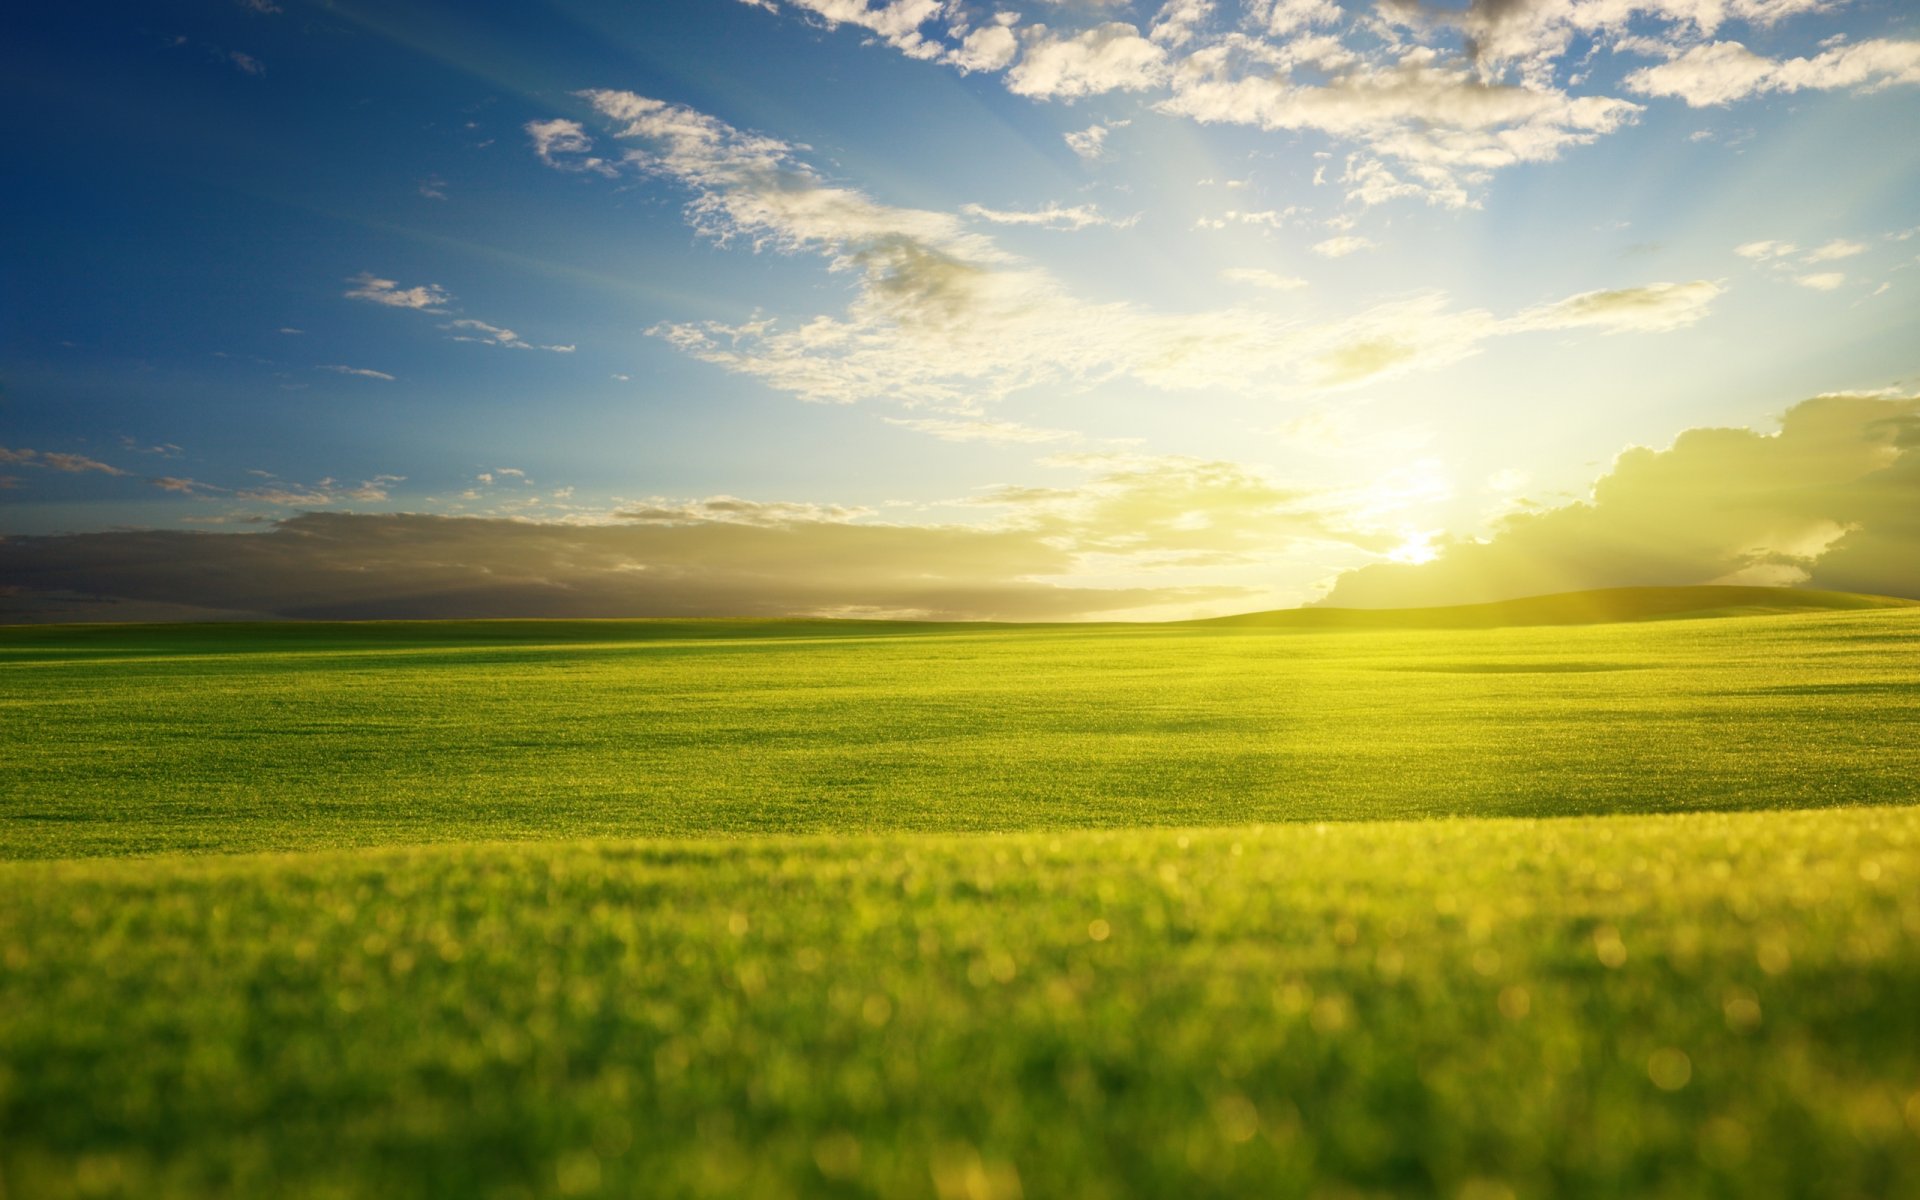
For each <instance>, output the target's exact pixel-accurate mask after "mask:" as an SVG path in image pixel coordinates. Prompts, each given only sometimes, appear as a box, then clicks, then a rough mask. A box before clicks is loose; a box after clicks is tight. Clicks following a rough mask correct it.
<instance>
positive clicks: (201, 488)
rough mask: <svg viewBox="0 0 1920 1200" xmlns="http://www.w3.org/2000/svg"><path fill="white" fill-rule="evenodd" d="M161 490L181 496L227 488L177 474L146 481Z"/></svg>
mask: <svg viewBox="0 0 1920 1200" xmlns="http://www.w3.org/2000/svg"><path fill="white" fill-rule="evenodd" d="M147 482H148V483H151V484H152V485H153V486H154V487H157V488H159V489H160V490H161V491H163V492H173V493H174V494H176V495H181V496H199V495H204V494H206V493H208V492H224V491H226V490H227V489H225V488H220V487H215V486H213V485H212V484H210V483H201V482H200V481H199V480H198V479H187V478H184V477H182V476H179V475H161V476H158V477H156V478H153V479H149V480H148V481H147Z"/></svg>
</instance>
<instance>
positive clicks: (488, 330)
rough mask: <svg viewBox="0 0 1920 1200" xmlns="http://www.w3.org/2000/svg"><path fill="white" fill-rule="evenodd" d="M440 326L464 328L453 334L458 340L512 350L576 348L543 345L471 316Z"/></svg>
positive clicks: (570, 350) (563, 351) (569, 351)
mask: <svg viewBox="0 0 1920 1200" xmlns="http://www.w3.org/2000/svg"><path fill="white" fill-rule="evenodd" d="M440 328H442V329H456V330H463V331H464V332H460V333H456V334H454V335H453V340H454V341H456V342H480V343H483V344H485V345H489V346H505V347H507V348H508V349H510V350H551V351H553V352H554V353H556V354H572V353H573V351H574V349H575V348H574V347H573V346H543V345H540V344H539V343H537V342H529V341H527V340H526V339H525V338H522V337H521V336H520V335H519V334H517V333H515V332H514V331H513V330H511V329H502V328H501V327H500V326H498V325H489V324H487V323H486V322H485V321H476V320H474V319H473V318H471V317H462V318H460V319H458V320H454V321H448V322H447V323H446V324H444V325H442V326H440Z"/></svg>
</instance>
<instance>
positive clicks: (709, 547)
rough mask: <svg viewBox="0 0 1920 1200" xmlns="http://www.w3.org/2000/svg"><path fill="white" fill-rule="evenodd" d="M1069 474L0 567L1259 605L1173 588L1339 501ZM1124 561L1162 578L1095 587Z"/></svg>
mask: <svg viewBox="0 0 1920 1200" xmlns="http://www.w3.org/2000/svg"><path fill="white" fill-rule="evenodd" d="M1054 465H1055V466H1056V467H1057V468H1058V469H1060V470H1063V471H1072V472H1076V473H1078V474H1079V475H1080V476H1081V478H1080V479H1079V481H1078V482H1075V483H1070V484H1068V485H1065V486H1060V487H1027V488H1005V489H999V490H997V491H995V492H992V493H988V494H983V495H981V496H979V497H978V498H977V499H976V501H975V503H976V504H977V505H978V507H980V508H981V509H983V510H985V511H986V512H988V513H990V514H991V515H992V516H993V518H994V519H993V520H992V521H991V522H990V523H988V524H984V525H957V524H924V525H904V524H888V523H882V522H878V521H874V520H871V519H870V514H869V513H868V512H867V511H866V510H864V509H858V508H847V507H837V506H830V505H829V506H822V505H808V504H796V503H764V502H756V501H752V500H745V499H740V498H738V497H730V496H718V497H711V498H708V499H705V500H697V501H671V500H650V501H646V502H643V503H636V504H630V505H628V506H627V507H626V508H624V509H622V510H621V511H620V512H619V513H617V514H615V517H616V519H615V520H613V521H611V522H608V523H603V524H558V523H541V522H534V521H522V520H500V519H483V518H451V517H435V516H419V515H406V514H389V515H358V516H356V515H350V514H341V513H305V514H302V515H299V516H296V517H292V518H289V519H287V520H284V521H280V522H278V523H276V524H274V525H273V526H272V527H271V528H270V529H269V530H267V531H266V532H261V533H198V532H177V531H146V532H111V533H96V534H79V535H67V536H54V537H26V538H10V539H7V540H5V541H0V572H4V574H5V576H6V578H8V579H9V580H10V581H13V582H14V583H15V584H17V585H18V586H19V587H21V588H23V589H26V590H28V591H29V592H32V593H36V594H39V595H42V596H47V595H63V594H73V593H85V594H90V595H95V596H103V597H110V598H113V599H116V600H119V601H123V602H128V603H135V602H137V603H143V604H170V605H188V606H196V607H199V608H204V609H218V610H222V611H225V612H229V613H233V612H241V613H255V614H263V615H272V616H285V617H309V618H315V617H335V618H365V617H488V616H541V617H564V616H573V617H619V616H714V615H737V616H779V615H797V614H824V615H837V614H844V613H849V612H860V613H866V614H872V615H892V616H922V617H935V618H998V619H1012V620H1046V619H1062V618H1076V617H1089V616H1099V615H1110V614H1126V613H1131V612H1138V611H1141V610H1148V609H1153V608H1160V607H1164V606H1167V605H1190V604H1195V603H1201V602H1209V601H1211V602H1214V603H1223V602H1230V601H1232V600H1235V599H1237V598H1242V597H1243V596H1244V595H1245V593H1244V592H1243V591H1242V589H1240V588H1239V587H1237V586H1225V585H1220V584H1218V583H1215V584H1212V585H1201V584H1191V583H1187V582H1158V581H1154V580H1152V579H1151V578H1150V576H1151V574H1152V573H1153V572H1155V571H1160V572H1172V573H1175V574H1176V575H1177V574H1178V573H1179V572H1182V571H1190V570H1192V569H1193V568H1194V567H1195V566H1196V565H1208V566H1214V567H1217V566H1219V565H1220V564H1223V563H1224V564H1232V563H1245V562H1258V561H1262V559H1263V558H1264V556H1267V555H1270V554H1272V553H1273V552H1274V551H1275V549H1276V547H1284V546H1285V545H1287V544H1289V543H1290V542H1292V541H1295V540H1298V539H1302V538H1321V537H1325V536H1328V535H1327V533H1326V529H1327V522H1328V519H1329V518H1328V517H1327V515H1326V514H1325V513H1324V512H1323V511H1321V507H1322V503H1321V498H1319V497H1316V496H1315V495H1313V494H1311V493H1308V492H1305V491H1301V490H1298V489H1291V488H1287V487H1283V486H1281V485H1278V484H1276V483H1275V482H1273V481H1272V480H1270V479H1268V478H1267V477H1266V476H1265V475H1263V474H1262V473H1260V472H1258V471H1255V470H1252V469H1250V468H1247V467H1245V466H1242V465H1239V464H1233V463H1221V462H1210V461H1206V460H1198V459H1186V458H1149V457H1129V456H1065V457H1063V458H1061V459H1058V460H1056V461H1055V463H1054ZM1114 563H1121V564H1125V565H1127V566H1128V567H1129V569H1131V570H1134V571H1135V572H1136V573H1139V572H1146V573H1147V575H1148V576H1149V579H1148V581H1146V582H1138V581H1136V582H1130V583H1128V582H1121V583H1113V582H1104V581H1102V582H1096V581H1095V580H1096V579H1098V578H1099V573H1100V572H1102V571H1107V570H1109V569H1110V567H1111V564H1114Z"/></svg>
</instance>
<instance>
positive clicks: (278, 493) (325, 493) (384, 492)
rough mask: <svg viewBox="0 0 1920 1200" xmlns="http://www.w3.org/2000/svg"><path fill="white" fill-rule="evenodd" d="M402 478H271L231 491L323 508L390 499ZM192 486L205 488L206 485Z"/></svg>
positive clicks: (277, 502) (240, 496)
mask: <svg viewBox="0 0 1920 1200" xmlns="http://www.w3.org/2000/svg"><path fill="white" fill-rule="evenodd" d="M405 480H406V476H404V475H375V476H374V477H373V478H372V479H366V480H362V481H361V482H359V483H357V484H349V483H343V482H341V481H340V480H337V479H322V480H321V481H320V482H319V483H315V484H304V483H285V482H282V481H279V480H274V481H273V482H271V483H268V484H265V485H263V486H260V487H251V488H242V489H240V490H239V491H236V492H234V493H233V496H234V498H235V499H238V500H252V501H257V502H258V503H261V504H272V505H276V506H278V507H280V508H324V507H327V506H329V505H333V504H340V503H344V502H345V501H348V500H360V501H364V502H368V503H373V502H378V501H385V500H390V499H392V496H391V495H390V494H389V488H390V487H391V485H393V484H396V483H402V482H404V481H405ZM188 482H191V481H188ZM196 486H199V487H202V488H205V487H206V486H207V485H205V484H199V485H196ZM214 490H225V489H214Z"/></svg>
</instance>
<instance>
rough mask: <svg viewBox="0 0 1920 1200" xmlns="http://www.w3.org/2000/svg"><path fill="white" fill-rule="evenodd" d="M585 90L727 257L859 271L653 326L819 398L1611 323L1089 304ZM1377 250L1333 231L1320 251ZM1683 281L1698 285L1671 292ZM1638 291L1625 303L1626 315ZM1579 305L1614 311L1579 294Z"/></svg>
mask: <svg viewBox="0 0 1920 1200" xmlns="http://www.w3.org/2000/svg"><path fill="white" fill-rule="evenodd" d="M582 95H583V96H584V97H585V98H586V99H587V100H588V102H589V103H591V104H592V105H593V106H594V107H595V108H596V109H597V110H598V111H599V112H600V113H601V114H603V116H605V117H606V118H608V119H609V120H611V121H612V122H614V124H615V126H616V129H615V136H616V137H618V138H620V139H622V140H627V141H630V142H633V143H635V144H636V145H637V147H638V149H637V151H636V153H635V158H634V161H635V163H636V168H635V169H638V170H642V171H645V172H647V173H649V174H652V175H654V176H658V177H661V178H664V179H667V180H670V181H672V182H674V183H676V184H679V185H681V186H683V187H685V188H686V189H688V191H689V192H690V193H691V199H690V200H689V201H688V202H687V204H686V206H685V209H684V212H685V214H686V218H687V220H688V222H689V223H690V224H691V225H692V226H693V228H694V229H695V230H697V231H698V232H699V233H701V234H703V235H704V236H706V237H708V238H710V239H712V240H713V241H715V242H717V243H719V244H722V245H729V244H742V245H748V246H751V247H753V248H754V249H761V250H771V251H776V252H782V253H808V254H816V255H819V256H821V257H823V258H824V259H825V260H826V263H827V266H828V269H829V270H830V271H832V272H836V273H839V274H842V275H845V276H850V277H851V278H852V280H853V283H854V295H853V298H852V300H851V301H850V303H849V304H848V307H847V308H846V310H845V312H844V313H842V314H841V315H839V316H832V315H819V316H814V317H811V318H808V319H806V320H804V321H802V322H800V323H798V324H788V323H783V322H781V321H779V320H778V319H776V318H773V317H766V316H763V317H756V318H755V319H753V320H751V321H748V322H744V323H737V324H734V323H725V322H703V323H697V324H696V323H684V322H667V323H665V324H662V325H659V326H656V327H655V328H654V329H653V330H652V331H651V332H653V333H654V334H655V335H656V336H659V337H662V338H664V339H666V340H667V341H668V342H669V343H671V344H672V345H674V346H676V347H678V348H680V349H681V350H683V351H684V352H686V353H688V354H690V355H693V356H694V357H697V358H699V359H702V360H703V361H706V362H709V363H713V364H715V365H717V366H721V367H723V368H725V369H727V370H730V371H735V372H739V373H741V374H746V375H751V376H754V377H756V378H759V379H761V380H763V381H764V382H766V383H767V384H768V385H769V386H772V387H775V388H778V389H780V390H783V391H788V392H791V393H794V394H796V395H799V396H801V397H804V398H806V399H809V400H815V401H823V402H837V403H849V402H853V401H857V400H862V399H869V398H885V399H888V400H891V401H894V402H897V403H904V404H908V405H926V406H932V407H937V408H945V409H948V410H951V411H956V412H961V413H965V414H968V415H977V413H976V411H975V410H977V408H978V406H979V405H981V404H982V403H984V402H987V401H991V400H993V399H996V398H999V397H1002V396H1005V395H1008V394H1010V393H1012V392H1016V391H1020V390H1022V389H1026V388H1031V387H1036V386H1040V385H1048V386H1055V387H1058V386H1063V385H1064V386H1092V385H1096V384H1099V383H1103V382H1107V381H1111V380H1115V379H1131V380H1133V381H1136V382H1139V383H1143V384H1145V385H1147V386H1150V387H1155V388H1161V389H1166V390H1178V391H1191V390H1199V389H1212V390H1217V391H1228V392H1238V393H1242V394H1267V395H1277V394H1285V393H1286V392H1287V391H1288V389H1297V388H1301V387H1320V386H1345V385H1348V384H1352V383H1357V382H1361V381H1364V380H1368V379H1374V378H1379V377H1383V376H1387V375H1393V374H1399V373H1404V372H1408V371H1414V370H1420V369H1425V368H1430V367H1434V366H1437V365H1440V364H1443V363H1446V362H1451V361H1454V360H1456V359H1458V358H1460V357H1463V356H1465V355H1466V354H1470V353H1472V352H1474V350H1476V349H1477V348H1478V346H1479V345H1480V344H1481V343H1482V342H1484V341H1485V340H1486V339H1488V338H1491V337H1495V336H1500V335H1504V334H1509V333H1519V332H1524V331H1525V330H1528V329H1537V328H1544V327H1566V328H1572V327H1577V326H1580V325H1593V326H1601V327H1607V326H1609V324H1610V322H1609V321H1607V320H1603V319H1601V317H1600V316H1599V315H1597V312H1598V309H1596V310H1595V314H1589V315H1588V316H1586V317H1584V318H1581V319H1575V316H1576V313H1575V309H1569V310H1567V311H1566V312H1564V313H1562V314H1561V315H1560V316H1559V317H1558V318H1552V317H1550V316H1547V315H1542V314H1538V313H1535V314H1530V315H1528V317H1527V318H1526V319H1525V320H1521V321H1518V322H1515V321H1512V320H1502V319H1500V318H1497V317H1495V316H1492V315H1490V314H1487V313H1484V312H1478V311H1464V312H1463V311H1454V310H1452V309H1450V308H1449V306H1448V305H1447V303H1446V301H1445V297H1443V296H1439V295H1438V294H1429V295H1426V296H1421V297H1416V298H1412V299H1407V300H1399V301H1395V302H1393V303H1390V304H1385V305H1380V306H1377V307H1375V308H1373V309H1370V310H1367V311H1365V312H1362V313H1359V314H1356V315H1354V316H1351V317H1347V318H1344V319H1335V320H1321V321H1318V322H1313V321H1306V320H1296V319H1289V318H1284V317H1282V316H1280V315H1278V314H1276V313H1275V312H1273V311H1272V309H1271V307H1270V306H1259V307H1230V308H1222V309H1212V310H1206V311H1201V312H1187V313H1178V312H1173V313H1169V312H1160V311H1155V310H1152V309H1148V308H1145V307H1143V306H1140V305H1136V304H1131V303H1125V302H1109V303H1098V302H1093V301H1088V300H1085V299H1082V298H1080V297H1078V296H1076V295H1074V294H1073V293H1072V292H1071V291H1070V290H1069V289H1068V288H1067V287H1066V286H1065V285H1064V284H1063V283H1062V282H1061V281H1060V280H1058V279H1056V278H1055V277H1054V276H1052V275H1051V274H1050V273H1048V272H1046V271H1044V270H1042V269H1040V268H1039V267H1037V266H1035V265H1033V264H1031V263H1029V262H1027V261H1025V260H1023V259H1021V258H1019V257H1018V256H1016V255H1013V254H1011V253H1009V252H1007V251H1006V250H1004V249H1003V248H1001V247H1000V246H999V245H998V244H997V243H996V242H995V241H993V239H992V238H990V237H988V236H986V235H985V234H984V233H981V232H978V231H976V230H975V229H974V228H972V227H970V226H969V225H968V224H967V223H966V222H964V221H963V220H961V219H960V218H959V217H957V216H955V215H953V214H947V213H938V212H931V211H927V210H923V209H908V208H900V207H895V206H891V205H885V204H881V203H879V202H877V201H875V200H873V199H872V198H870V197H868V196H867V195H865V194H864V193H862V192H859V191H857V190H854V189H852V188H849V187H845V186H842V185H839V184H836V183H832V182H829V181H828V180H826V179H824V178H823V177H822V176H821V175H820V174H819V173H818V172H816V171H815V170H813V169H812V168H811V167H810V166H808V165H807V164H806V163H804V162H803V161H801V160H800V158H799V157H798V155H797V153H796V151H795V150H794V148H793V147H791V146H789V145H787V144H786V143H783V142H780V141H778V140H776V139H773V138H769V137H765V136H761V135H758V134H750V133H745V132H742V131H740V130H737V129H735V128H733V127H732V126H729V125H727V124H726V123H725V122H722V121H719V120H717V119H715V118H713V117H710V116H707V115H705V114H702V113H699V112H696V111H694V110H692V109H689V108H685V107H682V106H678V105H672V104H667V103H665V102H662V101H659V100H653V99H649V98H646V97H642V96H637V95H635V94H633V93H631V92H615V91H594V92H586V93H583V94H582ZM1365 244H1366V243H1365V242H1364V241H1363V240H1362V239H1358V238H1354V237H1351V236H1347V237H1342V238H1335V239H1331V240H1329V241H1328V242H1327V243H1325V244H1324V248H1323V249H1322V251H1321V252H1322V253H1328V254H1331V253H1335V252H1350V251H1351V250H1353V249H1357V248H1361V247H1362V246H1364V245H1365ZM1674 286H1681V285H1668V284H1659V285H1654V287H1656V288H1667V287H1674ZM1686 294H1688V295H1695V296H1697V295H1698V294H1699V293H1697V292H1695V293H1686ZM1709 298H1710V297H1709ZM1629 299H1631V297H1630V295H1629V293H1621V295H1620V297H1619V298H1618V302H1617V304H1616V305H1615V306H1614V307H1624V306H1625V305H1626V304H1627V302H1628V300H1629ZM1566 303H1567V304H1569V305H1573V306H1576V308H1577V306H1578V305H1579V304H1587V305H1600V306H1601V307H1607V306H1606V305H1602V304H1601V302H1599V301H1596V300H1593V299H1591V298H1581V297H1574V298H1572V299H1570V300H1569V301H1567V302H1566ZM1609 311H1611V309H1609ZM1681 323H1684V322H1679V321H1671V322H1668V323H1666V324H1665V325H1663V326H1656V325H1655V324H1653V323H1651V322H1642V324H1641V326H1640V327H1642V328H1649V329H1651V328H1655V327H1665V328H1672V327H1677V326H1678V325H1679V324H1681ZM1612 324H1617V325H1620V326H1621V327H1625V326H1626V324H1627V322H1626V319H1625V318H1624V317H1622V318H1620V319H1619V320H1618V321H1616V322H1612Z"/></svg>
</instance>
